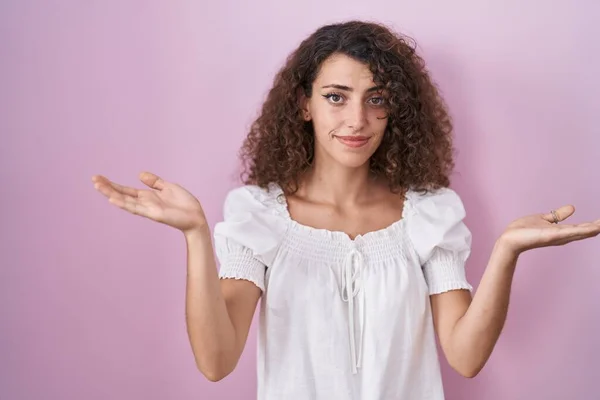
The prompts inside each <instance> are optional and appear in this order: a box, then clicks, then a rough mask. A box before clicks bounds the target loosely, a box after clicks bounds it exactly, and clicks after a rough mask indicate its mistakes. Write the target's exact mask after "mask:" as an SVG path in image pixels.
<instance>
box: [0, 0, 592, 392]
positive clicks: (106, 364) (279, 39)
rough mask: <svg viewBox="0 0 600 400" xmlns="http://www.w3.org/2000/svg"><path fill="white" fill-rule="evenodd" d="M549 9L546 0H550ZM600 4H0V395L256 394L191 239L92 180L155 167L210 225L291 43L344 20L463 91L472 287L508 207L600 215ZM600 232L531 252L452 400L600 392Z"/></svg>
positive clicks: (458, 109) (249, 366) (249, 365)
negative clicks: (384, 37) (227, 353)
mask: <svg viewBox="0 0 600 400" xmlns="http://www.w3.org/2000/svg"><path fill="white" fill-rule="evenodd" d="M550 3H552V4H553V5H552V6H550V5H549V4H550ZM599 4H600V3H598V2H597V1H592V0H589V1H584V0H580V1H572V0H570V1H567V0H557V1H552V2H547V1H542V0H537V1H535V0H532V1H520V0H519V1H517V0H510V1H495V2H491V1H487V2H484V1H475V0H473V1H466V0H456V1H453V2H446V1H418V2H417V1H410V2H409V1H391V0H369V1H364V0H363V1H353V2H352V1H339V0H336V1H328V2H321V1H317V0H309V1H302V2H296V3H294V4H291V3H289V2H285V1H268V0H259V1H252V2H245V1H241V0H240V1H214V2H210V3H209V2H194V1H181V0H180V1H168V2H167V1H162V2H161V1H156V0H153V1H149V0H145V1H74V0H70V1H68V0H64V1H33V0H29V1H24V0H19V1H16V0H13V1H6V0H5V1H3V2H1V3H0V56H1V61H0V88H1V90H0V132H1V134H2V142H1V145H0V174H1V175H0V178H1V182H2V189H1V192H2V196H1V197H0V202H1V207H0V213H1V215H0V221H1V228H0V229H1V240H0V254H1V255H2V256H1V257H2V258H1V259H0V264H1V268H0V321H1V328H0V399H2V400H22V399H35V400H37V399H47V400H55V399H56V400H58V399H60V400H63V399H86V400H95V399H140V400H141V399H144V400H150V399H179V400H184V399H254V398H255V394H254V392H255V388H256V384H255V368H254V362H255V349H256V347H255V339H256V335H255V331H254V328H253V331H252V334H251V336H250V338H249V343H248V346H247V348H246V351H245V353H244V355H243V357H242V360H241V361H240V363H239V366H238V368H237V370H236V371H235V372H234V373H233V374H232V375H230V376H229V377H228V378H226V379H225V380H224V381H222V382H220V383H216V384H215V383H209V382H207V381H206V380H205V379H204V378H203V377H202V376H201V375H200V373H199V372H197V371H196V369H195V365H194V361H193V357H192V353H191V350H190V346H189V344H188V340H187V335H186V331H185V320H184V286H185V274H186V272H185V248H184V241H183V238H182V235H181V234H179V233H178V232H176V231H175V230H172V229H169V228H167V227H165V226H161V225H158V224H154V223H151V222H149V221H148V220H144V219H141V218H136V217H133V216H130V215H127V214H125V213H124V212H121V211H120V210H117V209H115V208H112V207H110V206H109V204H108V203H106V201H105V200H104V199H103V198H102V197H101V196H100V195H99V194H98V193H96V192H95V191H94V190H93V187H92V184H91V182H90V177H91V175H93V174H96V173H102V174H106V175H107V176H109V177H110V178H113V179H115V180H117V181H119V182H122V183H125V184H130V185H137V181H136V176H137V173H138V172H139V171H141V170H150V171H153V172H156V173H158V174H160V175H162V176H163V177H164V178H166V179H169V180H174V181H176V182H178V183H180V184H183V185H184V186H186V187H187V188H189V189H190V190H191V191H192V192H194V193H195V194H197V195H198V197H199V198H200V200H201V201H202V203H203V204H204V207H205V209H206V211H207V214H208V217H209V218H210V221H211V223H212V224H214V223H215V222H216V221H217V220H218V219H219V218H220V217H221V205H222V201H223V198H224V196H225V193H226V191H227V190H229V189H230V188H232V187H233V186H234V185H237V182H236V181H235V179H234V178H235V172H236V171H235V166H236V152H237V149H238V146H239V145H240V143H241V140H242V138H243V137H244V135H245V133H246V129H247V127H248V125H249V123H250V122H251V121H252V119H253V117H254V116H255V115H256V112H257V108H258V106H259V104H260V103H261V102H262V100H263V98H264V95H265V93H266V91H267V89H268V88H269V86H270V83H271V80H272V77H273V74H274V73H275V72H276V70H277V69H278V68H279V66H280V65H281V64H282V63H283V60H284V58H285V57H286V56H287V54H288V53H289V52H290V51H291V50H292V49H293V48H294V47H295V46H296V45H297V44H298V43H299V42H300V40H302V39H303V38H304V37H305V36H306V35H307V34H309V33H310V32H312V31H313V30H314V29H316V28H317V27H318V26H320V25H322V24H324V23H327V22H334V21H340V20H345V19H348V18H354V17H358V18H366V19H375V20H378V21H382V22H386V23H390V24H392V25H393V26H395V27H396V28H398V29H399V30H401V31H403V32H405V33H407V34H409V35H411V36H413V37H415V38H416V39H417V41H418V43H419V45H420V47H421V52H422V54H423V55H424V56H425V57H426V59H427V61H428V63H429V66H430V68H431V71H432V74H433V76H434V77H435V79H436V80H437V81H438V82H439V85H440V87H441V89H442V90H443V92H444V93H445V96H446V98H447V100H448V102H449V103H450V106H451V109H452V113H453V115H454V117H455V123H456V135H457V140H456V144H457V146H458V148H459V151H460V154H459V157H458V169H457V174H456V177H455V180H454V188H455V189H456V190H457V191H458V192H459V193H460V194H461V196H462V197H463V200H464V202H465V205H466V207H467V212H468V217H467V223H468V224H469V226H470V227H471V229H472V231H473V233H474V251H473V256H472V258H471V260H470V261H469V264H468V274H469V277H470V279H471V281H472V282H473V284H474V285H475V286H476V285H477V283H478V282H479V279H480V277H481V274H482V273H483V269H484V268H485V264H486V262H487V257H488V255H489V251H490V250H491V248H492V245H493V242H494V240H495V238H496V237H497V235H499V234H500V233H501V232H502V230H503V229H504V227H505V226H506V224H508V223H509V222H510V221H511V220H512V219H514V218H516V217H519V216H521V215H525V214H528V213H535V212H547V211H549V210H550V209H552V208H555V207H558V206H560V205H563V204H569V203H572V204H574V205H575V206H576V207H577V208H578V212H577V213H576V214H575V216H574V217H573V218H572V220H573V221H574V222H583V221H586V220H591V219H596V218H599V217H600V207H599V206H598V198H599V197H600V190H599V189H598V187H599V185H598V177H599V175H600V174H599V170H600V169H599V168H598V161H599V159H600V139H599V133H598V132H597V128H596V126H597V120H598V111H599V110H600V108H599V106H600V104H599V101H598V92H599V91H600V78H599V75H598V71H599V70H600V56H599V54H600V51H599V50H600V48H599V46H598V39H597V38H598V36H599V35H600V28H598V21H600V5H599ZM599 255H600V252H599V242H598V240H597V239H596V240H589V241H587V242H582V243H575V244H571V245H569V246H568V247H564V248H550V249H543V250H537V251H533V252H530V253H527V254H526V255H524V256H523V257H522V260H521V262H520V267H519V270H518V272H517V274H516V281H515V284H514V289H513V297H512V304H511V310H510V314H509V319H508V322H507V325H506V328H505V331H504V334H503V336H502V337H501V339H500V341H499V343H498V345H497V348H496V351H495V353H494V354H493V356H492V358H491V360H490V361H489V364H488V365H487V367H486V368H485V369H484V371H483V372H482V373H481V374H480V375H479V376H478V377H477V378H475V379H474V380H466V379H463V378H460V377H458V376H457V374H456V373H454V372H453V371H451V370H450V369H448V368H447V366H446V365H445V364H444V377H445V383H446V388H447V394H448V395H447V398H448V399H450V400H453V399H486V400H506V399H546V400H550V399H561V400H564V399H586V400H587V399H596V398H599V397H598V396H600V395H598V389H597V388H598V381H599V379H600V368H598V366H597V363H598V360H600V339H599V338H600V312H599V311H598V299H599V296H598V282H600V268H599V267H600V265H598V264H599V263H598V258H599Z"/></svg>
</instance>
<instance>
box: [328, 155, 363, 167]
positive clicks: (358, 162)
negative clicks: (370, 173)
mask: <svg viewBox="0 0 600 400" xmlns="http://www.w3.org/2000/svg"><path fill="white" fill-rule="evenodd" d="M333 158H334V160H335V161H336V162H337V163H338V164H340V165H341V166H344V167H347V168H360V167H362V166H364V165H365V164H368V162H369V159H370V158H371V154H370V153H369V154H360V153H358V154H357V153H355V154H348V153H346V154H336V155H334V157H333Z"/></svg>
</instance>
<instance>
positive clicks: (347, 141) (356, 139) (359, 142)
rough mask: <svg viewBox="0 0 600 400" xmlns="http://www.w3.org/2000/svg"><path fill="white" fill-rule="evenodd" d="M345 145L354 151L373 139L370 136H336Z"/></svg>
mask: <svg viewBox="0 0 600 400" xmlns="http://www.w3.org/2000/svg"><path fill="white" fill-rule="evenodd" d="M335 138H336V139H337V140H338V141H340V142H341V143H342V144H343V145H346V146H348V147H351V148H353V149H356V148H359V147H363V146H364V145H366V144H367V143H368V142H369V139H371V137H370V136H335Z"/></svg>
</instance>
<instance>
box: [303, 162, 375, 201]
mask: <svg viewBox="0 0 600 400" xmlns="http://www.w3.org/2000/svg"><path fill="white" fill-rule="evenodd" d="M327 164H328V165H324V163H315V164H314V166H313V168H312V169H310V170H309V171H307V173H306V175H305V176H304V178H303V179H302V183H301V185H300V190H301V192H302V194H303V195H305V196H307V197H310V198H313V199H318V200H319V201H322V202H324V203H330V204H336V205H350V204H354V203H357V202H360V201H361V200H362V199H364V198H365V197H367V196H368V195H369V193H370V191H371V190H370V189H371V188H372V185H373V183H374V181H373V180H372V179H370V173H369V165H368V163H367V164H365V165H362V166H360V167H356V168H348V167H344V166H341V165H339V164H337V163H331V164H329V163H327Z"/></svg>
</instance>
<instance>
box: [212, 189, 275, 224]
mask: <svg viewBox="0 0 600 400" xmlns="http://www.w3.org/2000/svg"><path fill="white" fill-rule="evenodd" d="M282 193H283V192H282V191H281V189H280V188H279V186H278V185H276V184H271V185H269V187H267V188H262V187H260V186H257V185H243V186H239V187H236V188H234V189H231V190H230V191H229V192H227V194H226V196H225V201H224V204H223V217H224V219H225V220H227V219H229V218H230V217H233V216H234V215H235V214H239V213H247V212H259V213H260V212H263V213H264V212H268V213H271V214H281V213H282V212H283V211H284V207H285V206H284V204H283V202H282V201H281V200H280V199H281V195H282Z"/></svg>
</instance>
